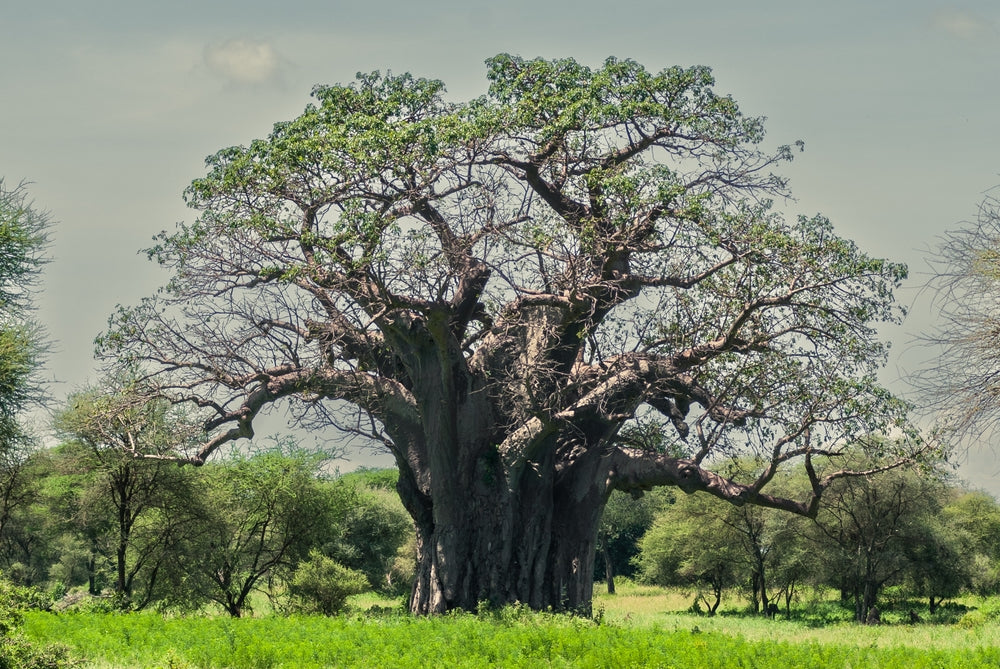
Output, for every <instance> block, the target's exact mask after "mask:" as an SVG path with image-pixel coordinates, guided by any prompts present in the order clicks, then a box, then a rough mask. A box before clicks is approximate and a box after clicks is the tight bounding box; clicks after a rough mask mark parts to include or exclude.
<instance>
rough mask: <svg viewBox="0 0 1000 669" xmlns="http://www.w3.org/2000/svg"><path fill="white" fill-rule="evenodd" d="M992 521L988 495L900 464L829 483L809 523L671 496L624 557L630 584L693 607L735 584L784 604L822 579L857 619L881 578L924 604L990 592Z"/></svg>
mask: <svg viewBox="0 0 1000 669" xmlns="http://www.w3.org/2000/svg"><path fill="white" fill-rule="evenodd" d="M790 485H794V482H792V483H790ZM998 527H1000V505H998V504H997V501H996V500H995V499H994V498H992V497H990V496H989V495H986V494H984V493H978V492H968V491H965V490H963V489H962V488H960V487H957V486H954V485H949V484H947V483H945V482H944V481H942V480H941V478H940V477H939V476H937V475H935V474H933V472H929V471H913V470H905V469H904V470H895V471H892V472H888V473H882V474H881V475H880V476H878V477H852V478H845V479H842V480H840V481H838V482H837V483H836V484H834V485H832V486H831V488H830V490H828V491H827V494H826V495H825V496H824V503H823V504H822V505H821V507H820V510H819V514H818V516H817V518H816V519H815V520H812V519H805V518H801V517H794V516H789V515H787V514H780V513H775V512H774V511H773V510H770V509H762V508H755V507H726V506H721V505H719V504H717V503H715V502H714V501H713V500H712V499H711V498H707V497H699V496H698V495H695V496H691V497H682V498H678V499H677V500H676V502H674V503H673V504H671V505H668V506H665V507H664V508H663V509H662V510H661V511H660V512H659V513H658V514H657V515H656V517H655V518H654V520H653V522H652V525H651V526H650V528H649V530H648V531H647V532H646V534H645V535H644V536H643V537H642V539H641V540H640V543H639V552H638V555H637V557H636V558H635V563H636V565H637V567H638V570H639V571H638V578H639V579H640V580H642V581H645V582H648V583H654V584H660V585H682V586H685V587H689V588H691V589H692V591H693V592H694V593H695V598H696V602H698V606H699V608H702V609H703V610H704V609H707V610H709V611H715V610H716V609H717V608H718V606H719V603H720V600H721V598H722V597H723V594H724V593H725V592H727V591H739V592H742V593H744V594H745V595H746V596H747V597H748V598H749V599H750V602H751V608H752V610H753V611H762V612H769V611H770V612H773V611H775V610H777V609H778V608H784V610H785V611H786V612H787V611H789V610H790V607H791V604H792V602H793V600H794V599H795V598H796V596H798V595H801V594H803V590H804V588H806V587H811V588H819V589H824V588H833V589H836V590H839V591H840V593H841V599H842V601H843V603H844V604H845V605H847V606H850V607H852V608H853V609H854V615H855V619H856V620H858V621H859V622H864V621H866V620H867V619H868V617H869V613H870V611H871V610H872V609H873V608H875V607H876V605H877V602H878V601H879V598H880V596H881V595H882V593H883V592H884V589H885V588H886V587H887V586H894V587H896V589H897V591H899V592H901V593H904V594H906V595H909V596H911V597H915V598H924V599H926V600H927V605H928V610H929V612H930V613H934V612H935V611H936V609H937V607H938V606H940V604H941V602H942V601H943V600H945V599H949V598H953V597H955V596H957V595H959V594H960V593H975V594H981V595H989V594H998V593H1000V580H998V578H997V575H998V573H1000V548H998V544H997V535H996V534H995V531H996V530H997V528H998ZM769 605H773V606H771V607H770V608H769Z"/></svg>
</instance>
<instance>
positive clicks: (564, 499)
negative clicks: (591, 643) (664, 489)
mask: <svg viewBox="0 0 1000 669" xmlns="http://www.w3.org/2000/svg"><path fill="white" fill-rule="evenodd" d="M547 460H548V462H544V461H543V462H542V463H536V464H538V465H540V466H538V467H525V468H523V469H522V470H519V471H517V472H514V473H513V474H512V473H510V472H504V471H503V470H502V467H501V466H500V463H499V461H498V460H496V459H495V458H494V459H493V461H490V459H488V458H487V459H484V460H483V461H481V466H480V467H478V468H476V469H475V470H473V471H472V472H471V474H472V476H473V480H468V479H465V480H462V479H458V478H451V479H448V480H447V481H446V482H445V483H444V484H442V485H441V486H439V487H441V488H446V490H444V491H442V492H439V494H438V495H436V496H434V498H433V499H432V498H430V497H428V496H425V495H422V494H420V493H419V491H417V490H415V489H414V488H413V487H412V485H411V482H412V479H411V478H410V477H408V476H401V477H400V485H399V492H400V495H401V497H402V498H403V500H404V502H405V503H406V506H407V508H408V509H409V510H410V513H411V515H413V517H414V521H415V524H416V529H417V545H418V566H417V574H416V579H415V582H414V585H413V589H412V592H411V597H410V610H411V611H413V612H414V613H421V614H427V613H441V612H444V611H448V610H451V609H454V608H462V609H467V610H472V609H476V608H477V607H479V606H480V605H482V604H486V605H488V606H491V607H496V606H502V605H505V604H513V603H523V604H526V605H528V606H530V607H531V608H534V609H552V610H556V611H575V612H580V613H583V614H589V613H590V602H591V597H592V594H593V569H594V555H595V548H596V540H597V528H598V524H599V522H600V517H601V513H602V512H603V510H604V504H605V502H606V500H607V493H608V490H607V489H606V486H602V485H600V484H599V483H598V481H596V480H595V479H593V478H591V479H590V480H589V481H588V482H587V483H584V482H582V481H581V479H580V478H577V477H563V476H560V474H559V472H558V471H557V468H556V467H555V466H554V463H553V462H552V460H553V458H547ZM606 478H607V476H606V472H605V479H606Z"/></svg>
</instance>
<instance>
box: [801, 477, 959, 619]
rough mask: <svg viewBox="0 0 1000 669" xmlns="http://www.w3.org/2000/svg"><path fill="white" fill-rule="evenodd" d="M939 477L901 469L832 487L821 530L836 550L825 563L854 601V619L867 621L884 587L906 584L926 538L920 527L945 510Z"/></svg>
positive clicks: (820, 519) (818, 526) (844, 593)
mask: <svg viewBox="0 0 1000 669" xmlns="http://www.w3.org/2000/svg"><path fill="white" fill-rule="evenodd" d="M940 493H941V483H940V482H939V481H938V480H937V477H936V476H928V475H927V474H926V472H917V471H913V470H897V471H894V472H890V473H887V474H884V475H883V476H880V477H852V478H845V479H842V480H839V481H837V483H836V484H835V485H834V486H832V487H831V489H830V491H829V494H828V495H827V496H826V500H825V502H824V504H823V506H822V508H821V509H820V513H819V515H818V517H817V519H816V525H815V527H816V529H817V530H818V531H819V533H820V536H821V537H822V540H823V541H824V542H826V543H827V545H828V546H829V547H830V548H831V549H832V552H831V553H830V555H829V557H828V560H827V561H826V563H825V565H826V566H827V567H829V568H831V572H830V577H831V581H832V582H833V583H836V584H837V585H839V586H840V587H841V593H842V596H843V597H849V598H851V599H853V603H854V615H855V620H857V621H858V622H865V621H866V620H867V619H868V613H869V611H870V610H871V608H872V607H873V606H875V603H876V601H877V599H878V596H879V594H880V592H881V591H882V588H883V586H885V585H886V584H887V583H890V582H892V581H894V580H901V579H902V578H903V576H904V575H905V573H906V570H907V569H908V568H909V567H910V560H909V556H908V551H909V550H910V549H911V546H912V545H914V544H919V543H920V542H921V541H924V540H925V539H926V536H922V535H921V531H920V530H921V523H923V522H924V521H925V520H926V519H927V518H929V517H931V516H933V514H934V513H936V512H937V511H938V509H939V508H940V504H939V501H938V500H939V495H940Z"/></svg>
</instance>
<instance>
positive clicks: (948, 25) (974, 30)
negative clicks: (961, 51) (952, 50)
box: [934, 9, 995, 41]
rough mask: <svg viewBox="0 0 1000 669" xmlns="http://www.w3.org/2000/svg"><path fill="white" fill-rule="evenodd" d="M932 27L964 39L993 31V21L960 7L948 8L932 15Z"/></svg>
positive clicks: (986, 34)
mask: <svg viewBox="0 0 1000 669" xmlns="http://www.w3.org/2000/svg"><path fill="white" fill-rule="evenodd" d="M934 27H935V28H936V29H937V30H939V31H941V32H943V33H945V34H946V35H950V36H951V37H956V38H958V39H960V40H964V41H973V40H978V39H982V38H983V37H986V36H988V35H990V34H991V33H993V32H994V31H995V27H994V25H993V23H992V22H991V21H989V20H987V19H985V18H983V17H981V16H978V15H976V14H972V13H971V12H966V11H964V10H960V9H948V10H942V11H940V12H938V13H937V14H936V15H935V16H934Z"/></svg>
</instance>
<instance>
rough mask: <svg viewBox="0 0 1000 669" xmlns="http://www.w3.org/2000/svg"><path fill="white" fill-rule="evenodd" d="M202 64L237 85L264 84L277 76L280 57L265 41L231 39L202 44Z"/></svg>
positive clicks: (279, 71) (274, 79)
mask: <svg viewBox="0 0 1000 669" xmlns="http://www.w3.org/2000/svg"><path fill="white" fill-rule="evenodd" d="M204 59H205V65H206V66H208V69H209V70H211V71H212V72H213V73H215V74H216V75H218V76H220V77H223V78H224V79H228V80H229V81H231V82H233V83H237V84H251V85H253V84H267V83H272V82H276V81H278V80H279V79H280V74H281V58H280V57H279V56H278V52H277V51H275V50H274V47H272V46H271V45H270V44H268V43H267V42H257V41H253V40H243V39H237V40H230V41H228V42H226V43H224V44H215V45H209V46H207V47H205V56H204Z"/></svg>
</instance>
